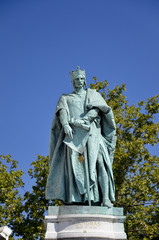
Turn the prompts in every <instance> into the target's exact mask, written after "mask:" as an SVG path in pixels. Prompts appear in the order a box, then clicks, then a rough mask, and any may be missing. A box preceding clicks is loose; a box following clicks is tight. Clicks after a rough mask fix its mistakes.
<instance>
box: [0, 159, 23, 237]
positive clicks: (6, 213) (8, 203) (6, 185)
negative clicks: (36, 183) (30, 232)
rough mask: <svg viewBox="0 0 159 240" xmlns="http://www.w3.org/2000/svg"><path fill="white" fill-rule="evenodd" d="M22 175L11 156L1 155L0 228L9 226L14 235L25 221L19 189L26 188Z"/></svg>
mask: <svg viewBox="0 0 159 240" xmlns="http://www.w3.org/2000/svg"><path fill="white" fill-rule="evenodd" d="M22 175H23V172H22V170H18V169H17V161H15V160H13V159H11V156H10V155H6V156H3V155H0V226H4V225H7V226H9V227H10V228H12V229H13V230H14V232H13V234H14V233H16V232H17V231H18V230H19V224H20V223H21V222H22V221H23V206H22V201H23V197H22V196H21V195H20V194H19V187H22V188H23V186H24V183H23V181H22V179H21V177H22ZM10 239H13V238H12V237H10Z"/></svg>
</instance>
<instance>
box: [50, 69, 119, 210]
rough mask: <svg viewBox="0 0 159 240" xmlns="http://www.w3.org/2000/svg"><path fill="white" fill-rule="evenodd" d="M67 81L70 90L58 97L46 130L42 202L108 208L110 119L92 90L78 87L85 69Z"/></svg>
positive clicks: (83, 83) (112, 129) (110, 194)
mask: <svg viewBox="0 0 159 240" xmlns="http://www.w3.org/2000/svg"><path fill="white" fill-rule="evenodd" d="M71 80H72V84H73V87H74V91H73V92H72V93H70V94H67V95H65V94H64V95H62V96H61V98H60V99H59V102H58V104H57V108H56V112H55V117H54V119H53V123H52V127H51V135H50V172H49V176H48V179H47V186H46V199H52V200H54V199H60V200H62V201H64V203H65V204H71V203H74V204H75V203H83V204H88V203H89V205H91V203H92V205H93V204H101V205H102V206H107V207H112V206H113V204H112V202H114V201H115V196H114V192H115V185H114V180H113V172H112V164H113V156H114V150H115V145H116V135H115V134H116V127H115V122H114V116H113V113H112V110H111V108H110V107H109V106H108V105H107V104H106V102H105V100H104V99H103V98H102V97H101V95H100V94H99V93H98V92H96V91H95V90H93V89H87V87H86V89H85V88H84V87H85V86H86V78H85V71H82V70H80V69H79V68H78V69H77V71H72V72H71Z"/></svg>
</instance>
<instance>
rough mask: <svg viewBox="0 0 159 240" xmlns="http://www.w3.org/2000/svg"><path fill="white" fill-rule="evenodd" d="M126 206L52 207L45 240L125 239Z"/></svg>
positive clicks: (48, 216) (46, 218) (49, 212)
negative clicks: (124, 213)
mask: <svg viewBox="0 0 159 240" xmlns="http://www.w3.org/2000/svg"><path fill="white" fill-rule="evenodd" d="M124 220H125V217H124V216H123V208H114V207H113V208H107V207H97V206H91V207H89V206H75V205H72V206H61V207H52V206H51V207H49V209H48V215H47V216H46V217H45V227H46V234H45V240H54V239H61V240H87V239H88V240H91V239H92V240H97V239H99V240H125V239H127V238H126V234H125V232H124Z"/></svg>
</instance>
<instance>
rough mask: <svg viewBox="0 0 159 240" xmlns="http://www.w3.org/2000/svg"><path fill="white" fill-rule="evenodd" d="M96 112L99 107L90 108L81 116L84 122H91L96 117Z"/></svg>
mask: <svg viewBox="0 0 159 240" xmlns="http://www.w3.org/2000/svg"><path fill="white" fill-rule="evenodd" d="M98 113H99V109H98V108H92V109H91V110H89V111H88V112H87V113H86V115H85V116H84V117H83V120H84V121H85V122H89V123H91V122H93V121H94V119H96V118H97V117H98Z"/></svg>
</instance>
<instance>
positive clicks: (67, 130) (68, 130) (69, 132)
mask: <svg viewBox="0 0 159 240" xmlns="http://www.w3.org/2000/svg"><path fill="white" fill-rule="evenodd" d="M64 132H65V134H66V135H68V137H69V138H70V139H71V140H72V139H73V131H72V128H71V127H70V126H69V125H68V124H66V125H64Z"/></svg>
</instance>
